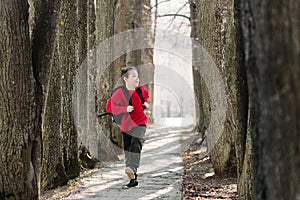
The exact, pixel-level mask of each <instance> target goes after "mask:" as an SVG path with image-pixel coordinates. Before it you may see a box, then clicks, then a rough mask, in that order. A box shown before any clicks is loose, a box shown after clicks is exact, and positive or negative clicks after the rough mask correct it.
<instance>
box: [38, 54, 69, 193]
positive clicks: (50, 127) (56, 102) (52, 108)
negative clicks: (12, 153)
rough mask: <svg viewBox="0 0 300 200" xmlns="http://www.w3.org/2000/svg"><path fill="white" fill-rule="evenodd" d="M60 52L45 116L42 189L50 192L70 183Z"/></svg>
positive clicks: (53, 67) (52, 73)
mask: <svg viewBox="0 0 300 200" xmlns="http://www.w3.org/2000/svg"><path fill="white" fill-rule="evenodd" d="M58 57H59V56H58V52H57V50H56V52H55V54H54V61H53V63H52V66H51V69H50V73H49V79H48V81H49V84H48V87H47V98H46V99H45V105H44V107H45V108H44V114H43V125H42V130H43V163H42V174H41V189H42V190H48V189H53V188H55V187H57V186H61V185H64V184H66V183H67V182H68V177H67V175H66V171H65V169H64V164H63V159H62V147H61V144H62V137H61V135H60V126H61V109H62V107H61V106H62V105H61V80H60V76H61V74H60V65H59V63H58V62H59V60H58Z"/></svg>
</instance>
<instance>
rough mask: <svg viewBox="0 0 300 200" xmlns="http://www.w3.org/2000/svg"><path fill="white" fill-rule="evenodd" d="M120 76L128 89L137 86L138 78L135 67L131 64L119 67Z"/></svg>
mask: <svg viewBox="0 0 300 200" xmlns="http://www.w3.org/2000/svg"><path fill="white" fill-rule="evenodd" d="M121 78H122V81H123V82H124V84H125V85H126V87H127V88H129V89H135V88H136V87H138V86H139V83H140V79H139V75H138V72H137V69H136V68H135V67H133V66H127V67H124V68H122V69H121Z"/></svg>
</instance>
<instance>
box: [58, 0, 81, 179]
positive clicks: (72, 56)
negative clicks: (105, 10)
mask: <svg viewBox="0 0 300 200" xmlns="http://www.w3.org/2000/svg"><path fill="white" fill-rule="evenodd" d="M60 13H61V19H60V26H59V48H58V49H59V61H60V65H61V84H62V87H61V97H62V99H61V107H62V113H61V127H60V130H61V135H62V153H63V163H64V167H65V170H66V174H67V176H68V178H70V179H71V178H74V177H76V176H78V175H79V172H80V168H79V164H78V155H77V153H78V144H77V131H76V129H75V124H74V117H73V107H72V105H73V99H72V93H73V84H74V76H75V72H76V69H77V62H76V51H75V48H76V42H77V41H76V37H77V23H76V22H77V18H76V1H66V0H64V1H62V2H61V12H60Z"/></svg>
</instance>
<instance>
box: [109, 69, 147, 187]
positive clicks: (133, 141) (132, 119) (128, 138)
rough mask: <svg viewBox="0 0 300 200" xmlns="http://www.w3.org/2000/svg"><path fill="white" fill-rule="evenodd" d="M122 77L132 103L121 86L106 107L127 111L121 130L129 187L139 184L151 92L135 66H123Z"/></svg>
mask: <svg viewBox="0 0 300 200" xmlns="http://www.w3.org/2000/svg"><path fill="white" fill-rule="evenodd" d="M121 78H122V81H123V83H124V86H125V88H124V89H127V90H128V92H129V95H130V97H131V98H130V100H131V103H129V100H128V97H126V94H124V89H122V88H120V89H118V90H117V91H115V92H114V93H113V95H112V97H111V105H106V108H108V107H110V106H111V112H112V113H113V114H115V115H118V114H121V113H125V114H124V115H123V117H122V120H121V124H120V131H121V133H122V136H123V148H124V154H125V165H126V168H125V173H126V174H127V176H128V178H129V180H130V181H129V183H128V184H127V185H125V186H124V187H123V188H125V189H127V188H131V187H136V186H137V185H138V181H137V168H138V167H139V165H140V159H141V150H142V139H143V137H144V136H145V132H146V126H147V117H146V115H145V113H144V109H147V108H149V104H148V100H149V94H148V90H147V89H146V88H144V87H143V86H139V83H140V80H139V76H138V72H137V69H136V68H135V67H125V68H122V70H121ZM137 88H139V90H140V91H141V94H142V96H143V98H144V103H142V100H141V97H140V96H139V94H138V92H137V91H136V89H137ZM126 92H127V91H126ZM127 94H128V93H127Z"/></svg>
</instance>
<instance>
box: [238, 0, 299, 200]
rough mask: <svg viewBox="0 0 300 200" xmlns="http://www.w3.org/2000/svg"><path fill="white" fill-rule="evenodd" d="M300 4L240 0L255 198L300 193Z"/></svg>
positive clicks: (291, 197)
mask: <svg viewBox="0 0 300 200" xmlns="http://www.w3.org/2000/svg"><path fill="white" fill-rule="evenodd" d="M299 6H300V3H299V2H296V1H291V0H287V1H280V2H274V1H270V0H263V1H256V0H254V1H248V0H244V1H241V12H242V16H241V18H242V25H243V26H242V28H243V29H242V30H243V36H244V38H243V42H244V54H245V58H246V59H245V65H246V67H247V76H248V80H249V81H248V87H249V101H250V105H251V107H252V110H253V116H254V117H253V118H252V119H253V121H251V124H250V126H249V127H250V131H251V135H252V137H253V141H255V142H253V148H254V155H253V161H254V163H253V168H254V193H255V194H254V198H255V199H300V192H299V191H300V168H299V166H300V157H299V143H300V134H299V120H300V114H299V113H300V106H299V102H300V95H299V94H300V81H299V80H300V70H299V65H300V59H299V58H300V56H299V55H300V47H299V44H300V41H299V38H300V27H299V24H300V23H299V22H300V21H299V20H300V14H299Z"/></svg>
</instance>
